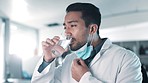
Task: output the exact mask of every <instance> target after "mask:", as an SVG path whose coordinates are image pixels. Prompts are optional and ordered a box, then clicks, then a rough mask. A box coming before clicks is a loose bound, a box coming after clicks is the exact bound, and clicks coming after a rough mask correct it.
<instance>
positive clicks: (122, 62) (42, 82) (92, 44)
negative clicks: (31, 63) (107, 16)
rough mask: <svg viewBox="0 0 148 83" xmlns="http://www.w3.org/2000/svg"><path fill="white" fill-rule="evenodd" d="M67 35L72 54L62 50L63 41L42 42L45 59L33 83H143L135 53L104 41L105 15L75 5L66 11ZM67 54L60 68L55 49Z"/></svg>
mask: <svg viewBox="0 0 148 83" xmlns="http://www.w3.org/2000/svg"><path fill="white" fill-rule="evenodd" d="M66 12H67V14H66V16H65V20H64V24H63V25H64V29H65V34H70V35H71V36H72V40H71V43H70V45H69V46H70V50H69V52H67V53H66V52H65V53H63V52H64V51H65V50H64V49H63V48H62V47H60V46H58V45H57V43H58V41H59V37H57V36H55V37H54V38H53V39H49V38H48V39H47V40H46V41H43V42H42V48H43V53H44V56H43V58H42V59H41V60H40V61H39V63H38V65H37V67H36V69H35V71H34V74H33V77H32V83H141V82H142V74H141V63H140V61H139V58H138V57H137V56H136V55H135V54H134V53H133V52H131V51H129V50H126V49H124V48H122V47H119V46H117V45H114V44H112V43H111V41H110V40H109V39H108V38H103V39H102V38H100V36H99V27H100V23H101V14H100V11H99V9H98V8H97V7H96V6H94V5H92V4H90V3H73V4H71V5H69V6H68V7H67V9H66ZM55 46H56V47H57V49H56V50H58V51H59V52H60V53H63V55H65V54H67V55H66V57H65V59H64V61H63V63H62V65H60V66H58V67H56V66H55V60H56V57H57V56H56V55H54V54H53V52H52V49H53V47H55Z"/></svg>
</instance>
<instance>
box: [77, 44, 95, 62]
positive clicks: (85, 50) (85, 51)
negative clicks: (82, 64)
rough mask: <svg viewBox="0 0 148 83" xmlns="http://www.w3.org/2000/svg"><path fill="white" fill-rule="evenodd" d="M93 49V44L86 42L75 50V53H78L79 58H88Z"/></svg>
mask: <svg viewBox="0 0 148 83" xmlns="http://www.w3.org/2000/svg"><path fill="white" fill-rule="evenodd" d="M92 50H93V46H92V45H88V43H86V44H85V45H84V46H83V47H81V48H80V49H79V50H77V51H74V53H75V54H76V55H77V57H78V58H81V59H82V60H86V59H87V58H89V57H90V55H91V52H92Z"/></svg>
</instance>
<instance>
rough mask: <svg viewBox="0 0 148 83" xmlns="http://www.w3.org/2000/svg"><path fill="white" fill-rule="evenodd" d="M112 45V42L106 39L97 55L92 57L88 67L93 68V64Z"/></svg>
mask: <svg viewBox="0 0 148 83" xmlns="http://www.w3.org/2000/svg"><path fill="white" fill-rule="evenodd" d="M111 45H112V42H111V41H110V39H108V38H107V40H106V41H105V42H104V44H103V46H102V48H101V50H100V51H99V52H98V53H97V55H96V56H95V57H94V59H93V60H92V62H91V63H90V67H91V66H93V64H94V63H96V61H97V60H98V59H99V58H100V57H101V56H102V55H103V53H104V52H105V51H106V50H107V49H108V48H109V47H110V46H111Z"/></svg>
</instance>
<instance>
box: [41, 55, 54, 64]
mask: <svg viewBox="0 0 148 83" xmlns="http://www.w3.org/2000/svg"><path fill="white" fill-rule="evenodd" d="M53 60H54V58H50V59H47V58H46V56H45V55H44V57H43V61H45V62H47V63H50V62H52V61H53Z"/></svg>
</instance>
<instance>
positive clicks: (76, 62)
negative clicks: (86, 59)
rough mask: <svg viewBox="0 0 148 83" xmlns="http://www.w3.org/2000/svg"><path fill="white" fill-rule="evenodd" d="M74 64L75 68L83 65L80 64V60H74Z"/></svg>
mask: <svg viewBox="0 0 148 83" xmlns="http://www.w3.org/2000/svg"><path fill="white" fill-rule="evenodd" d="M73 64H74V66H80V65H81V63H80V62H79V59H74V60H73Z"/></svg>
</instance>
